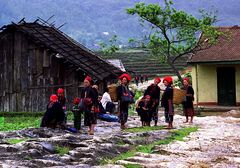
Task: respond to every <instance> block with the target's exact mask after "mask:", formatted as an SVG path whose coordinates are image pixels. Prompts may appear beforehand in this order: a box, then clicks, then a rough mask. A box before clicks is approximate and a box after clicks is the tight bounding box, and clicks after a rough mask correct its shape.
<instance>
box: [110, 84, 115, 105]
mask: <svg viewBox="0 0 240 168" xmlns="http://www.w3.org/2000/svg"><path fill="white" fill-rule="evenodd" d="M108 91H109V94H110V97H111V99H112V101H114V102H116V101H117V85H116V84H111V85H108Z"/></svg>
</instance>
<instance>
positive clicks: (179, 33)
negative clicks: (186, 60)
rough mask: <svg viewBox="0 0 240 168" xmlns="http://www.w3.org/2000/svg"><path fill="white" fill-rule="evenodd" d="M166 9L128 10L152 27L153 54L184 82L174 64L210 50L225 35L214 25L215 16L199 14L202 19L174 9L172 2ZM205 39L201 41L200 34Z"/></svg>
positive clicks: (141, 6) (167, 0) (149, 6)
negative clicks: (207, 49)
mask: <svg viewBox="0 0 240 168" xmlns="http://www.w3.org/2000/svg"><path fill="white" fill-rule="evenodd" d="M164 2H165V5H161V6H160V4H158V3H156V4H145V3H142V2H139V3H136V4H135V7H133V8H129V9H127V13H128V14H130V15H138V16H139V17H140V19H141V21H142V22H148V23H150V24H151V25H152V27H151V28H152V33H151V34H150V39H149V43H148V48H149V49H150V51H151V53H152V54H153V55H154V56H155V57H157V58H159V61H160V62H161V63H168V64H169V65H170V66H171V67H172V68H173V70H174V71H175V73H176V75H177V76H178V78H179V79H180V81H182V80H181V79H182V78H181V76H180V74H179V72H178V70H177V69H176V67H175V65H174V63H175V61H176V60H177V59H179V58H180V57H182V56H184V55H186V54H189V53H194V52H197V51H199V50H203V49H205V48H207V47H208V46H209V45H211V44H214V43H216V42H217V38H218V37H219V36H220V35H222V33H221V32H219V31H217V30H216V28H214V27H213V26H212V25H213V24H214V23H215V22H216V16H215V13H214V12H212V13H207V12H205V11H204V10H201V11H200V14H201V17H200V18H196V17H194V16H193V15H191V14H188V13H186V12H184V11H181V10H177V9H175V8H173V2H172V1H171V0H164ZM201 33H202V34H203V35H204V39H207V40H199V35H200V34H201Z"/></svg>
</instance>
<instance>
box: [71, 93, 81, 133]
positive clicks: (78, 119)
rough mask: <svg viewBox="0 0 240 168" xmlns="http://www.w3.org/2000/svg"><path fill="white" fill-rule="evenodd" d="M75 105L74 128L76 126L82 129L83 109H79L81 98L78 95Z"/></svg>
mask: <svg viewBox="0 0 240 168" xmlns="http://www.w3.org/2000/svg"><path fill="white" fill-rule="evenodd" d="M73 103H74V105H73V107H72V112H73V117H74V118H73V120H74V128H76V129H77V130H78V131H80V129H81V115H82V114H81V111H80V109H79V106H78V105H79V103H80V98H78V97H76V98H75V99H74V101H73Z"/></svg>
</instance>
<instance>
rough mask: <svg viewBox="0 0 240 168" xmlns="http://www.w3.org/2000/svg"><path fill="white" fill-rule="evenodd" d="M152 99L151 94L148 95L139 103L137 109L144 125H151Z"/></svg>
mask: <svg viewBox="0 0 240 168" xmlns="http://www.w3.org/2000/svg"><path fill="white" fill-rule="evenodd" d="M150 100H151V97H150V96H149V95H146V96H145V97H143V98H142V99H141V100H140V101H139V102H138V104H137V108H136V111H137V112H138V115H140V119H141V121H142V126H150V122H151V118H152V110H151V107H152V105H151V101H150Z"/></svg>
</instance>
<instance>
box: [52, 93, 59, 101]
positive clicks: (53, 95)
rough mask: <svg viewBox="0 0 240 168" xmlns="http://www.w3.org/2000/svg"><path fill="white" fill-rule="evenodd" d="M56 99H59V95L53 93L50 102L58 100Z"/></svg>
mask: <svg viewBox="0 0 240 168" xmlns="http://www.w3.org/2000/svg"><path fill="white" fill-rule="evenodd" d="M56 101H58V97H57V95H55V94H52V95H51V96H50V102H56Z"/></svg>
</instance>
